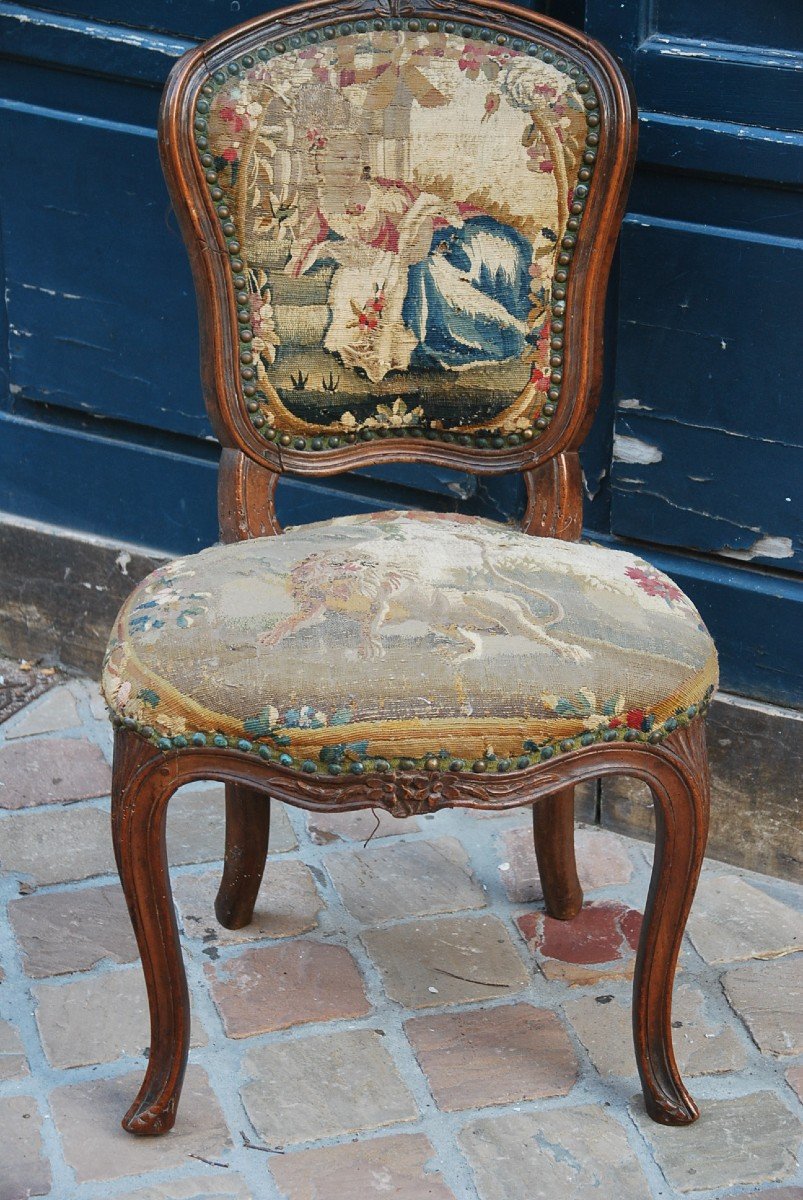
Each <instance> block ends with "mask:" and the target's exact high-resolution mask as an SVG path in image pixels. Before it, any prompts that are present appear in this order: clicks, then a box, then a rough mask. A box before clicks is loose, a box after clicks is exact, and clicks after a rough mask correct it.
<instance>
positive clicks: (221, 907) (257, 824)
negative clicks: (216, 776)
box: [215, 783, 270, 929]
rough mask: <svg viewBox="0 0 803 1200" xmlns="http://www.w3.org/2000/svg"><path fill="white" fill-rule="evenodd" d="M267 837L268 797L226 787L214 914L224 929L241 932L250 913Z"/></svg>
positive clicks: (238, 787) (236, 785) (243, 787)
mask: <svg viewBox="0 0 803 1200" xmlns="http://www.w3.org/2000/svg"><path fill="white" fill-rule="evenodd" d="M269 838H270V796H266V795H265V793H264V792H258V791H255V790H254V788H251V787H248V786H247V785H245V784H241V783H227V784H226V857H225V860H224V863H223V878H222V879H221V881H220V887H219V889H218V893H217V898H216V899H215V915H216V916H217V919H218V921H220V924H221V925H223V926H224V927H225V928H226V929H242V928H243V926H244V925H248V924H249V923H250V921H251V917H252V916H253V914H254V905H255V904H256V898H257V893H258V892H259V885H260V883H261V882H262V875H263V873H264V870H265V859H266V857H267V854H268V841H269Z"/></svg>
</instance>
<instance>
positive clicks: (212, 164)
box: [195, 18, 600, 452]
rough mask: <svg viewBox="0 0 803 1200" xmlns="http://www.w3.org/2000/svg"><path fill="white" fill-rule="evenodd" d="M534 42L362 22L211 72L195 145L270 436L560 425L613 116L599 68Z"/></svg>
mask: <svg viewBox="0 0 803 1200" xmlns="http://www.w3.org/2000/svg"><path fill="white" fill-rule="evenodd" d="M536 37H537V31H536V30H534V31H533V40H529V39H527V38H525V37H523V36H522V37H517V36H512V35H511V36H507V35H505V34H498V33H496V32H492V31H489V30H487V29H484V28H482V27H481V26H479V25H463V24H458V23H456V22H453V21H451V22H450V21H429V22H424V21H419V20H417V19H414V18H413V19H401V18H398V19H394V20H391V19H381V18H380V19H376V20H364V21H355V22H350V23H346V24H343V23H341V24H339V25H337V26H336V27H335V26H325V27H321V28H317V29H316V28H311V29H308V30H299V32H298V33H297V34H294V35H292V36H290V37H286V36H285V37H284V38H282V39H280V40H276V41H273V42H271V41H270V40H266V41H265V42H264V44H261V45H259V46H258V47H257V48H256V49H251V50H250V51H249V52H248V53H246V54H243V55H241V56H239V57H237V58H232V59H230V60H229V61H228V62H227V63H226V64H225V66H224V67H218V69H216V70H215V71H214V72H213V73H212V74H211V75H210V76H208V77H207V80H206V82H205V83H204V84H203V86H202V87H201V88H200V89H199V92H198V100H197V105H196V110H195V111H196V117H195V132H196V143H197V144H196V151H195V152H196V153H197V155H198V157H199V163H200V166H201V168H202V170H203V173H204V177H205V179H206V183H207V186H208V187H209V190H210V195H211V199H212V201H213V204H214V208H215V212H216V216H217V219H218V220H219V221H220V226H221V231H222V234H223V237H224V238H225V242H226V250H227V252H228V254H229V255H230V256H231V269H232V273H233V274H232V278H233V287H234V289H235V293H236V306H237V317H238V322H239V359H240V362H239V368H240V374H241V384H242V392H243V397H244V400H245V403H246V407H247V410H248V413H249V419H250V422H251V424H252V425H253V427H254V428H255V429H256V430H258V431H259V434H260V435H261V436H262V437H264V438H266V439H268V440H272V441H274V442H280V443H281V444H283V445H292V446H293V448H294V449H297V450H308V451H311V452H314V451H319V450H321V449H327V448H329V447H331V446H336V445H338V444H344V443H346V442H354V441H355V440H365V441H367V440H371V439H372V438H374V437H388V436H391V437H393V436H410V435H412V436H425V437H428V438H430V439H436V440H443V441H447V442H454V443H457V444H462V445H474V446H478V447H480V448H485V447H487V448H489V449H492V448H499V447H502V446H505V447H507V446H517V445H523V444H524V443H525V442H526V441H527V440H528V439H533V438H535V437H538V436H540V434H541V433H542V432H543V430H544V429H546V427H547V426H548V424H549V422H550V420H551V418H552V417H553V415H554V413H555V412H556V409H557V406H558V405H559V404H560V400H561V382H562V379H563V370H562V367H563V353H562V352H563V329H564V320H563V318H564V299H565V296H566V288H567V281H568V279H569V273H570V270H571V262H572V254H573V249H574V244H575V241H576V237H577V231H578V230H579V228H580V222H581V220H582V216H583V210H584V208H585V205H586V202H587V197H588V193H589V188H590V187H591V186H593V183H592V173H593V164H594V160H595V157H596V154H597V144H598V141H599V129H598V126H599V120H600V118H599V108H598V98H597V95H596V93H595V89H594V87H593V85H592V83H591V81H590V80H589V78H588V76H587V75H586V74H585V72H584V71H583V69H582V68H581V67H580V66H578V65H577V64H575V63H574V62H572V61H571V60H570V59H568V58H567V57H562V56H561V55H559V54H556V53H555V51H554V50H553V49H550V47H549V46H547V45H544V44H539V42H538V41H537V40H535V39H536Z"/></svg>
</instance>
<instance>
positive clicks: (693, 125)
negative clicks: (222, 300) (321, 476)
mask: <svg viewBox="0 0 803 1200" xmlns="http://www.w3.org/2000/svg"><path fill="white" fill-rule="evenodd" d="M268 6H269V5H268V3H267V0H104V3H103V4H99V3H98V0H94V3H93V2H91V0H47V2H46V3H32V4H26V5H22V4H17V3H11V2H9V0H0V154H2V162H3V171H2V172H0V231H1V233H2V238H1V240H0V255H1V256H2V261H0V270H1V271H2V273H3V276H4V284H5V305H4V308H3V309H2V310H0V321H5V322H6V327H5V328H4V329H1V328H0V509H5V510H7V511H10V512H12V513H15V514H18V515H21V516H24V517H29V518H34V519H37V520H42V521H47V522H51V523H53V524H55V525H60V526H66V527H72V528H76V529H79V530H83V531H87V532H91V533H93V534H98V535H101V536H107V537H112V538H118V539H125V540H128V541H132V542H136V543H140V544H145V545H146V546H150V547H153V548H155V549H158V550H167V551H171V552H183V551H187V550H192V549H195V548H197V547H199V546H202V545H206V544H208V543H209V542H211V541H213V540H214V538H215V536H216V519H215V468H216V464H217V456H218V449H217V446H216V444H215V443H214V441H213V440H212V438H211V432H210V430H209V427H208V424H207V421H206V417H205V414H204V412H203V405H202V402H201V398H200V390H199V384H198V367H197V359H198V344H197V336H196V321H195V303H194V297H193V291H192V284H191V279H190V274H189V269H188V266H187V262H186V255H185V252H184V249H183V246H182V244H181V241H180V238H179V235H178V231H177V228H176V223H175V219H174V217H173V216H172V214H171V212H170V209H169V204H168V200H167V195H166V192H165V189H164V185H163V182H162V179H161V174H160V170H159V165H158V161H157V156H156V143H155V127H156V114H157V108H158V102H159V95H160V90H161V86H162V83H163V81H164V78H165V76H166V74H167V71H168V70H169V68H170V66H171V65H172V63H173V61H174V60H175V58H176V57H178V56H179V55H180V54H181V53H183V51H184V50H185V49H186V48H187V47H188V46H189V45H191V44H192V43H193V42H195V41H197V40H198V39H200V38H203V37H207V36H209V35H210V34H212V33H214V32H216V31H217V30H219V29H223V28H225V27H226V26H228V25H230V24H232V23H234V22H235V21H237V20H242V19H244V18H246V17H248V16H251V15H253V14H255V13H258V12H260V11H262V10H263V9H264V8H265V7H268ZM544 7H545V8H546V9H547V10H548V11H549V12H551V14H552V15H555V16H558V17H562V18H564V19H567V20H571V21H574V22H575V23H577V24H579V23H581V22H582V21H583V20H585V22H586V25H587V28H588V30H589V32H591V33H592V34H594V35H595V36H597V37H599V38H600V39H601V40H602V41H604V42H606V44H608V46H609V47H610V48H611V49H613V50H614V51H615V52H616V53H617V54H619V55H620V56H621V57H622V59H623V61H624V62H625V64H626V65H627V67H628V68H629V70H630V71H631V74H632V75H633V78H634V81H635V85H636V92H637V96H638V99H639V104H640V108H641V110H642V118H641V150H640V157H639V167H638V171H637V175H636V180H635V184H634V188H633V195H632V199H631V203H630V208H629V211H628V215H627V218H626V221H625V227H624V231H623V236H622V244H621V255H620V262H619V269H618V272H617V283H616V285H615V287H614V289H613V291H612V296H611V304H610V318H609V336H608V357H607V361H606V388H605V395H604V397H603V403H602V405H601V409H600V414H599V419H598V421H597V423H596V425H595V428H594V430H593V432H592V435H591V438H590V439H589V442H588V445H587V448H586V450H585V452H584V469H585V476H586V487H587V506H586V523H587V529H588V532H589V534H590V535H591V536H594V537H596V538H597V539H599V540H602V541H605V542H606V543H608V544H611V545H627V546H632V547H635V548H637V549H638V550H639V552H641V553H643V554H644V555H645V556H646V557H648V558H650V559H652V560H653V561H656V562H658V563H659V564H660V565H661V566H663V567H665V568H666V569H669V570H670V571H671V572H672V573H673V574H674V575H675V576H676V577H677V578H678V579H679V581H680V582H681V583H682V585H683V586H684V587H686V588H687V590H689V592H690V593H691V594H692V596H693V597H694V598H695V600H696V601H697V603H698V604H699V606H700V608H701V610H702V611H703V613H704V615H705V617H706V619H707V621H708V622H709V624H710V626H711V628H712V631H713V632H714V634H715V635H716V636H717V638H718V640H719V643H720V647H721V650H722V657H723V680H724V683H725V685H726V686H728V687H729V688H731V689H733V690H736V691H739V692H743V693H745V694H747V695H753V696H760V697H763V698H766V699H770V700H786V701H790V700H791V702H793V703H799V702H800V699H799V697H800V694H801V689H800V675H801V669H800V662H799V655H800V647H799V643H800V641H801V638H800V636H799V634H798V636H797V637H795V635H794V630H795V628H796V626H795V617H796V613H797V612H799V602H800V594H801V592H800V582H799V576H798V571H799V567H800V557H799V556H800V529H799V516H800V512H799V503H798V495H797V492H796V490H795V489H796V487H797V486H798V484H797V478H798V476H799V471H800V468H799V466H798V465H797V464H799V461H800V459H799V442H800V436H799V421H798V420H796V391H797V388H796V383H797V378H796V376H797V354H796V352H795V342H796V340H797V325H798V323H799V318H798V316H797V312H798V310H799V307H800V304H799V299H798V302H797V305H795V300H796V287H795V280H796V275H797V276H798V277H799V262H800V246H801V229H800V218H801V208H802V207H803V206H801V203H800V197H799V193H796V192H795V189H796V188H797V187H798V185H799V183H800V176H801V171H802V170H803V168H802V166H801V141H803V139H801V135H800V133H799V132H795V131H796V130H798V131H799V130H800V129H801V114H800V106H801V89H800V87H799V86H798V87H795V86H794V84H795V79H794V68H795V67H799V66H800V65H801V63H800V50H801V47H803V30H801V25H802V24H803V9H801V6H800V4H799V0H776V3H774V4H773V5H772V6H769V8H770V9H771V11H767V6H760V9H759V8H758V7H757V6H756V5H755V4H754V3H753V2H752V0H708V3H707V4H705V5H701V4H699V3H692V0H651V2H648V0H624V2H623V3H621V4H616V5H612V4H611V3H610V2H609V0H586V3H585V6H583V4H582V0H551V2H549V3H546V4H545V5H544ZM797 296H799V292H797ZM796 472H797V475H796ZM458 501H459V502H460V503H461V504H462V505H463V506H464V507H467V508H469V509H473V510H474V511H481V512H485V513H486V514H488V515H491V516H496V517H499V518H501V519H506V518H510V517H511V516H515V515H516V514H517V512H518V511H519V510H520V507H521V503H522V498H521V488H520V486H519V485H518V481H516V480H498V481H492V482H488V481H481V480H480V481H478V480H476V479H475V478H473V477H469V476H465V475H462V474H460V473H457V472H447V471H441V470H435V469H418V470H411V469H410V468H409V467H403V466H398V467H387V468H374V469H371V470H368V471H365V472H362V473H360V474H359V475H350V476H348V477H345V478H342V479H339V480H329V481H322V482H321V483H320V484H310V483H305V484H303V485H301V484H298V483H294V482H292V481H289V482H287V483H283V484H282V488H281V498H280V503H281V508H282V513H281V515H282V516H283V518H284V519H285V520H286V521H287V520H293V521H305V520H309V519H313V518H316V517H320V516H322V515H324V514H326V513H336V512H346V511H354V510H355V509H357V508H362V509H375V508H377V507H379V506H399V505H408V504H409V505H421V504H424V505H428V506H435V507H445V508H449V507H453V506H454V505H455V504H456V503H457V502H458ZM797 629H799V622H798V625H797ZM796 654H797V655H798V662H797V665H796V664H795V661H794V660H795V655H796Z"/></svg>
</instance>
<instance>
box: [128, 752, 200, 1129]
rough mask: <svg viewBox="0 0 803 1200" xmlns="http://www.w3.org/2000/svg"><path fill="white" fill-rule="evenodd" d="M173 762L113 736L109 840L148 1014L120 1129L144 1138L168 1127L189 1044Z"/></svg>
mask: <svg viewBox="0 0 803 1200" xmlns="http://www.w3.org/2000/svg"><path fill="white" fill-rule="evenodd" d="M178 763H179V760H178V759H177V758H176V757H175V756H174V757H173V758H172V759H165V757H164V755H162V754H160V753H159V752H158V751H156V750H154V748H153V746H151V745H150V744H149V743H148V742H146V741H145V740H144V739H143V738H141V737H139V735H138V734H136V733H133V732H131V731H129V730H126V729H120V730H118V731H117V734H116V737H115V743H114V772H113V778H112V837H113V840H114V853H115V857H116V859H117V869H118V871H119V873H120V882H121V883H122V885H123V891H124V893H125V898H126V902H127V904H128V911H129V913H130V914H131V923H132V925H133V926H134V933H135V935H136V939H137V945H138V946H139V952H140V956H141V958H142V970H143V973H144V975H145V984H146V986H147V990H148V1004H149V1007H150V1016H151V1048H150V1057H149V1059H148V1069H147V1071H146V1073H145V1079H144V1080H143V1083H142V1087H141V1088H140V1090H139V1094H138V1096H137V1098H136V1100H135V1101H134V1103H133V1104H132V1105H131V1107H130V1108H129V1110H128V1112H127V1113H126V1115H125V1116H124V1117H123V1128H124V1129H126V1130H128V1132H129V1133H136V1134H140V1135H146V1136H147V1135H151V1136H152V1135H155V1134H160V1133H166V1132H167V1130H168V1129H172V1127H173V1124H174V1122H175V1119H176V1108H177V1106H178V1100H179V1096H180V1094H181V1085H182V1083H183V1081H184V1071H185V1068H186V1065H187V1052H188V1049H189V1040H190V1002H189V996H188V993H187V980H186V976H185V974H184V963H183V961H182V957H181V945H180V943H179V937H178V927H177V925H176V915H175V911H174V909H173V900H172V896H171V892H170V877H169V874H168V869H167V848H166V845H165V817H166V815H167V803H168V800H169V799H170V797H171V795H172V794H173V792H174V791H175V790H176V788H177V787H178V786H179V785H180V783H181V782H182V781H181V777H180V774H179V766H178Z"/></svg>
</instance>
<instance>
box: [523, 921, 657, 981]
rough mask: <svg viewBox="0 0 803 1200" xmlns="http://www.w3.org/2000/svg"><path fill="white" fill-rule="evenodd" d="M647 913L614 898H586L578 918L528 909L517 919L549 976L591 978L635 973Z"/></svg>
mask: <svg viewBox="0 0 803 1200" xmlns="http://www.w3.org/2000/svg"><path fill="white" fill-rule="evenodd" d="M641 922H642V914H641V913H640V912H637V911H636V910H635V909H632V908H628V907H627V906H626V905H624V904H619V903H617V902H615V901H609V900H605V901H598V902H597V903H591V904H585V905H584V906H583V908H582V910H581V911H580V912H579V913H578V915H577V916H576V917H575V918H574V920H573V921H556V920H555V919H554V918H553V917H548V916H546V915H545V914H544V913H540V912H533V913H524V914H523V915H522V916H520V917H517V918H516V924H517V925H518V927H519V929H520V930H521V933H522V936H523V937H524V939H525V940H526V942H527V945H528V946H529V948H530V950H531V951H533V953H535V952H536V951H537V952H538V955H539V966H540V967H541V970H542V971H543V973H544V975H546V977H547V979H562V980H564V981H565V982H566V983H570V984H590V983H594V982H596V981H597V980H598V979H603V978H606V977H607V978H620V977H622V976H625V977H626V976H629V975H632V973H633V966H634V962H635V951H636V949H637V947H638V938H639V932H640V929H641Z"/></svg>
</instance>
